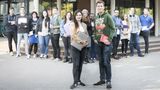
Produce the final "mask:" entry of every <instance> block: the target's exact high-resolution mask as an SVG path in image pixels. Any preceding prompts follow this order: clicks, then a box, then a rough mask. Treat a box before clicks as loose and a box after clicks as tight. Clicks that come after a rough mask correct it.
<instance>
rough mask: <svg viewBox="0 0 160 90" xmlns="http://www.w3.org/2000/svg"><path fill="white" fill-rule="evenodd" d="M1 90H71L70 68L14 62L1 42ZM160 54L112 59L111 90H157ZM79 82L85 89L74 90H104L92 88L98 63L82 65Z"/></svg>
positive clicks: (37, 61) (45, 62)
mask: <svg viewBox="0 0 160 90" xmlns="http://www.w3.org/2000/svg"><path fill="white" fill-rule="evenodd" d="M0 40H1V41H0V50H1V51H0V90H70V89H69V87H70V85H71V84H72V83H73V77H72V67H73V65H72V64H68V63H63V62H60V61H55V60H51V59H40V58H36V59H34V58H31V59H26V57H23V56H22V57H19V58H16V57H15V56H10V55H9V54H7V53H6V52H7V49H6V48H5V47H6V45H2V43H6V39H0ZM158 58H160V52H155V53H150V54H148V55H147V56H145V57H144V58H140V57H138V56H136V55H135V56H134V57H128V58H122V59H120V60H113V59H112V63H111V64H112V86H113V88H112V89H110V90H160V60H159V59H158ZM81 80H82V81H83V82H84V83H86V85H87V86H85V87H81V86H80V87H78V88H76V89H75V90H107V89H106V88H105V85H102V86H97V87H95V86H93V85H92V84H93V83H95V82H97V81H98V80H99V66H98V61H96V62H95V63H92V64H84V65H83V71H82V77H81Z"/></svg>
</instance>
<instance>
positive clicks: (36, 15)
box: [31, 11, 39, 18]
mask: <svg viewBox="0 0 160 90" xmlns="http://www.w3.org/2000/svg"><path fill="white" fill-rule="evenodd" d="M34 13H35V14H36V18H39V17H38V13H37V12H36V11H33V12H32V13H31V16H32V18H33V14H34Z"/></svg>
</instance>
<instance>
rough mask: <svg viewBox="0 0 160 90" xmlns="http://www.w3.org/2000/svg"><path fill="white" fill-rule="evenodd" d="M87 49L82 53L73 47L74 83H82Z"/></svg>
mask: <svg viewBox="0 0 160 90" xmlns="http://www.w3.org/2000/svg"><path fill="white" fill-rule="evenodd" d="M85 49H86V48H83V49H82V50H81V51H79V50H78V49H76V48H75V47H73V46H71V52H72V60H73V79H74V83H77V82H80V77H81V72H82V66H83V61H84V60H85Z"/></svg>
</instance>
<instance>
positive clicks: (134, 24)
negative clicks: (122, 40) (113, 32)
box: [128, 8, 144, 57]
mask: <svg viewBox="0 0 160 90" xmlns="http://www.w3.org/2000/svg"><path fill="white" fill-rule="evenodd" d="M128 21H129V23H130V25H131V37H130V52H131V55H130V56H133V55H134V48H135V49H137V53H138V56H139V57H144V55H142V52H141V50H140V45H139V34H140V30H141V23H140V20H139V17H138V16H137V15H136V14H135V8H130V14H129V16H128Z"/></svg>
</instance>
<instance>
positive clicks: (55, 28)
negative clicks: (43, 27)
mask: <svg viewBox="0 0 160 90" xmlns="http://www.w3.org/2000/svg"><path fill="white" fill-rule="evenodd" d="M60 23H61V18H60V16H59V14H58V8H57V7H54V8H53V16H51V17H50V24H51V25H50V28H51V43H52V47H53V52H54V54H53V58H54V59H55V60H61V57H60V45H59V38H60Z"/></svg>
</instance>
